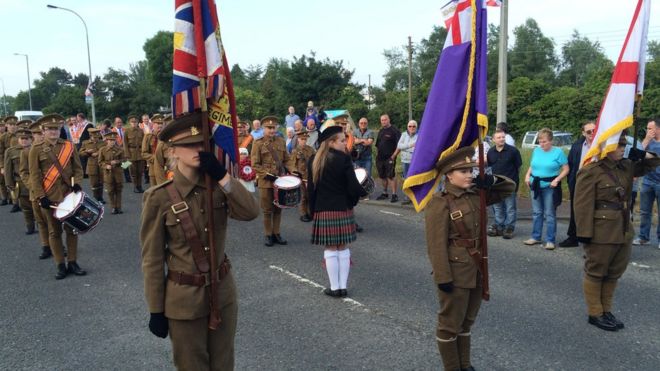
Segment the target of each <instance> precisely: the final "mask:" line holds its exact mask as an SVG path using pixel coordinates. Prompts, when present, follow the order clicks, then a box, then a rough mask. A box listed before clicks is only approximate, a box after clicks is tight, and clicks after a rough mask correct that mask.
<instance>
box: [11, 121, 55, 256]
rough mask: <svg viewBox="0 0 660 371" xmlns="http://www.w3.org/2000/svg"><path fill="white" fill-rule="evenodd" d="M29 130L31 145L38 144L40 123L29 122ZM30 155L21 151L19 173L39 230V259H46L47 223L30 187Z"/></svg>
mask: <svg viewBox="0 0 660 371" xmlns="http://www.w3.org/2000/svg"><path fill="white" fill-rule="evenodd" d="M30 132H31V133H32V145H35V144H39V143H41V142H43V141H44V133H43V131H42V130H41V124H39V123H38V122H33V123H32V124H30ZM29 155H30V148H26V149H24V150H23V151H21V159H20V161H19V171H18V172H19V174H20V176H21V180H22V181H23V184H24V185H25V186H26V187H27V188H28V189H29V192H30V205H31V206H32V214H33V215H34V220H35V222H36V224H37V230H38V231H39V240H40V241H41V255H39V259H48V258H50V257H51V256H53V254H52V253H51V251H50V243H49V242H48V223H47V222H46V218H44V216H43V213H42V212H41V206H39V199H38V198H37V197H35V194H34V191H33V190H32V188H31V187H30V164H29V160H28V157H29Z"/></svg>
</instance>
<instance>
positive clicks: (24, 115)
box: [14, 111, 44, 121]
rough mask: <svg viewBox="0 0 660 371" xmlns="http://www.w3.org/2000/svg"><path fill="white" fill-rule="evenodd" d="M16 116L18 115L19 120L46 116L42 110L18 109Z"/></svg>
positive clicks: (33, 119)
mask: <svg viewBox="0 0 660 371" xmlns="http://www.w3.org/2000/svg"><path fill="white" fill-rule="evenodd" d="M14 116H16V117H18V121H21V120H32V121H37V120H38V119H40V118H42V117H43V116H44V113H43V112H41V111H16V112H14Z"/></svg>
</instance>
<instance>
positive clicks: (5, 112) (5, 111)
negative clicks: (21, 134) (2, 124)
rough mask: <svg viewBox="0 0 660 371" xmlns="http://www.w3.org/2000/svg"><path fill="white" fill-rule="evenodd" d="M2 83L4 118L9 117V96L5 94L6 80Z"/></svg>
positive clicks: (2, 80)
mask: <svg viewBox="0 0 660 371" xmlns="http://www.w3.org/2000/svg"><path fill="white" fill-rule="evenodd" d="M0 82H2V108H3V112H4V114H3V116H7V115H9V113H8V112H7V94H5V80H4V79H0Z"/></svg>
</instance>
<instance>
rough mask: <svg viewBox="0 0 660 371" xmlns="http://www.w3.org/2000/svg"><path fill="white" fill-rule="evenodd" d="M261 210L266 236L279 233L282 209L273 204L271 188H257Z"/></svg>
mask: <svg viewBox="0 0 660 371" xmlns="http://www.w3.org/2000/svg"><path fill="white" fill-rule="evenodd" d="M259 199H260V202H261V211H263V213H264V232H265V235H266V236H270V235H271V234H280V222H281V220H282V209H280V208H279V207H277V206H275V205H273V201H274V196H273V189H272V188H259Z"/></svg>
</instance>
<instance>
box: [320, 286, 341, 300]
mask: <svg viewBox="0 0 660 371" xmlns="http://www.w3.org/2000/svg"><path fill="white" fill-rule="evenodd" d="M323 293H324V294H326V295H328V296H332V297H333V298H340V297H341V290H331V289H330V288H329V287H327V288H326V289H325V290H323Z"/></svg>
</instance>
